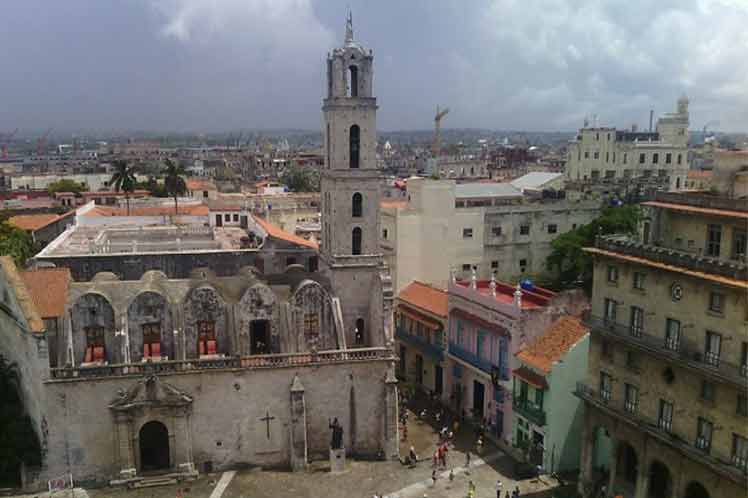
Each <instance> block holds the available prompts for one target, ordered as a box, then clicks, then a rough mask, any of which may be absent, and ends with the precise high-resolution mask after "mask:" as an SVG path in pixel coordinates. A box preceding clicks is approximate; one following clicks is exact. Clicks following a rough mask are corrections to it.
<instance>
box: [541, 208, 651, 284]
mask: <svg viewBox="0 0 748 498" xmlns="http://www.w3.org/2000/svg"><path fill="white" fill-rule="evenodd" d="M639 218H640V211H639V206H637V205H628V206H618V207H607V208H605V209H603V212H602V213H601V214H600V216H599V217H597V218H596V219H595V220H593V221H592V222H591V223H588V224H586V225H582V226H580V227H577V228H576V229H574V230H572V231H570V232H566V233H564V234H562V235H560V236H558V237H556V239H555V240H554V241H553V242H551V248H552V249H551V254H550V255H549V256H548V259H547V260H546V266H547V267H548V269H549V270H551V271H553V272H555V276H556V281H555V282H554V285H553V287H555V288H558V289H564V288H569V287H576V286H579V285H580V284H581V286H582V287H583V288H584V289H586V290H587V291H588V292H589V291H591V290H592V257H591V256H590V255H589V254H588V253H586V252H584V251H583V249H584V248H585V247H590V246H592V245H594V243H595V237H597V236H598V235H610V234H614V233H620V234H632V233H634V232H635V231H636V226H637V224H638V222H639Z"/></svg>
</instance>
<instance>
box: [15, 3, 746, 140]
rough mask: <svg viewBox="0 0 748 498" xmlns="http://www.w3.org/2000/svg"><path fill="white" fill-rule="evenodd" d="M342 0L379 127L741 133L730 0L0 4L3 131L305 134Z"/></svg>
mask: <svg viewBox="0 0 748 498" xmlns="http://www.w3.org/2000/svg"><path fill="white" fill-rule="evenodd" d="M348 3H351V6H352V7H353V12H354V27H355V29H356V35H357V38H359V39H360V40H361V41H362V42H363V43H364V44H365V45H366V46H368V47H371V48H373V49H374V54H375V64H376V75H375V88H376V92H377V96H378V97H379V100H380V106H381V109H380V113H379V126H380V128H383V129H412V128H428V127H430V126H431V119H432V114H433V110H434V107H435V106H436V105H437V104H440V105H448V106H449V107H450V108H451V109H452V112H451V113H450V115H449V117H448V118H447V122H446V125H447V126H450V127H458V126H459V127H486V128H504V129H506V128H512V129H528V130H558V129H566V130H570V129H574V128H576V127H578V126H579V125H580V123H581V121H582V119H583V117H584V116H585V115H591V114H597V115H599V117H600V120H601V121H602V122H604V123H609V124H615V125H619V126H624V125H629V124H631V123H632V122H638V123H640V124H644V122H645V121H646V119H647V116H648V110H649V109H650V108H654V109H655V110H656V112H657V113H662V112H666V111H669V110H671V109H672V108H673V107H674V104H675V100H676V98H677V97H678V96H679V95H680V94H681V93H684V92H685V93H686V94H688V95H689V97H690V99H691V103H692V106H691V108H692V127H694V128H697V127H701V126H703V124H704V123H705V122H707V121H712V120H719V121H720V122H721V128H722V129H725V130H746V129H748V58H746V54H748V31H746V30H745V29H744V26H745V25H746V24H747V23H748V2H745V1H743V0H659V1H658V2H651V1H641V0H630V1H628V2H620V1H617V0H611V1H599V0H494V1H489V0H473V1H470V2H457V1H448V0H412V1H409V2H400V1H396V0H387V1H385V0H380V1H377V2H365V1H364V0H358V1H353V2H348V1H346V2H344V1H342V0H334V1H327V0H324V1H323V0H316V1H315V0H129V1H125V0H108V1H105V2H102V1H101V0H66V1H65V2H48V1H44V0H5V2H3V4H4V15H5V18H6V20H7V19H11V20H12V21H11V22H10V23H7V29H3V30H2V32H0V43H2V46H3V47H4V50H3V51H2V53H0V67H3V72H2V74H0V91H2V93H0V95H2V98H3V102H4V103H3V109H2V112H0V130H3V129H6V128H14V127H21V128H27V129H39V128H45V127H47V126H54V127H55V128H57V129H75V128H104V129H149V130H190V131H210V130H228V129H237V128H278V127H300V128H318V127H319V126H320V121H321V114H320V105H321V98H322V93H323V88H324V82H323V77H324V71H323V68H324V57H325V53H326V52H327V51H328V50H329V49H330V48H332V47H334V46H335V45H337V44H339V43H340V42H341V38H342V34H343V33H342V31H343V18H344V14H345V7H346V4H348Z"/></svg>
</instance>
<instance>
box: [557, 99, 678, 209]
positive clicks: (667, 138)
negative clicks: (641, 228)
mask: <svg viewBox="0 0 748 498" xmlns="http://www.w3.org/2000/svg"><path fill="white" fill-rule="evenodd" d="M688 123H689V117H688V98H687V97H685V96H683V97H681V98H680V99H678V104H677V108H676V111H675V112H674V113H668V114H666V115H665V116H663V117H661V118H660V119H658V120H657V127H656V129H655V130H650V131H647V132H640V131H638V130H636V129H635V128H634V129H631V130H618V129H616V128H610V127H599V126H596V125H595V126H591V127H590V126H588V125H587V123H585V126H584V128H582V129H580V130H579V133H578V134H577V136H576V138H575V139H574V140H572V142H571V143H570V144H569V148H568V160H567V162H566V189H567V191H568V194H569V197H570V198H579V197H596V196H600V195H602V196H613V195H618V196H625V195H627V194H639V193H641V192H646V191H648V190H664V191H670V190H681V189H683V188H685V182H686V175H687V174H688Z"/></svg>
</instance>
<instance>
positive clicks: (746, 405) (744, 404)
mask: <svg viewBox="0 0 748 498" xmlns="http://www.w3.org/2000/svg"><path fill="white" fill-rule="evenodd" d="M735 412H736V413H737V414H738V415H742V416H743V417H748V397H746V395H745V394H738V404H737V408H736V410H735Z"/></svg>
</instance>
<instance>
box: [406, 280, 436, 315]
mask: <svg viewBox="0 0 748 498" xmlns="http://www.w3.org/2000/svg"><path fill="white" fill-rule="evenodd" d="M397 298H398V299H399V300H400V301H402V302H403V303H406V304H409V305H411V306H415V307H416V308H419V309H421V310H424V311H427V312H429V313H432V314H434V315H436V316H440V317H442V318H447V314H448V306H447V291H445V290H443V289H438V288H436V287H433V286H431V285H429V284H425V283H423V282H419V281H418V280H414V281H413V282H411V283H410V284H408V286H407V287H405V288H404V289H403V290H401V291H400V294H399V295H398V296H397Z"/></svg>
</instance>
